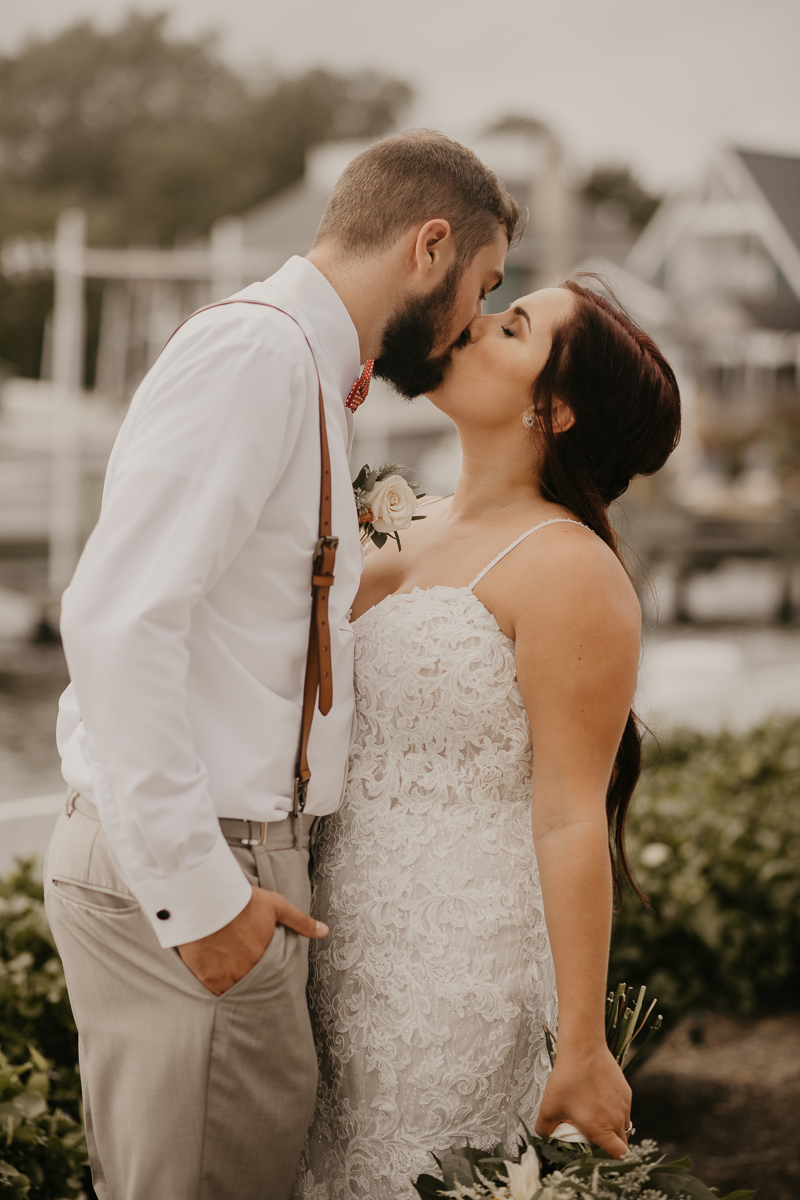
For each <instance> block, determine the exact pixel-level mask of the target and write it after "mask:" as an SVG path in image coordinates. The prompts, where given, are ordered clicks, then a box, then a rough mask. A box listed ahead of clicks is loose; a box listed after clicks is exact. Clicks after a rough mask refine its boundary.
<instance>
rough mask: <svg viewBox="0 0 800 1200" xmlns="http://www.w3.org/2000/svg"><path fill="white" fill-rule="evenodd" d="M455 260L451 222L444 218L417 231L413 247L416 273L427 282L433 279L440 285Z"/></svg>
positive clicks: (436, 219)
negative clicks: (439, 282) (441, 279)
mask: <svg viewBox="0 0 800 1200" xmlns="http://www.w3.org/2000/svg"><path fill="white" fill-rule="evenodd" d="M454 259H455V246H454V244H453V231H452V230H451V228H450V222H449V221H445V220H444V218H443V217H434V219H433V220H432V221H426V222H425V224H424V225H423V226H422V227H421V228H420V229H419V230H418V231H417V235H416V238H415V239H414V246H413V261H414V267H415V270H416V272H417V273H418V274H419V275H420V276H422V278H423V279H425V280H426V281H428V280H430V279H431V278H433V279H435V280H436V282H437V283H438V281H439V279H440V278H441V277H442V276H443V275H444V274H445V273H446V272H447V271H448V270H449V268H450V266H451V265H452V263H453V261H454Z"/></svg>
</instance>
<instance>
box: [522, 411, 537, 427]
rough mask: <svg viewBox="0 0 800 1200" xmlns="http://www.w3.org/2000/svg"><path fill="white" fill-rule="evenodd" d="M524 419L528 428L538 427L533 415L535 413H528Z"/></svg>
mask: <svg viewBox="0 0 800 1200" xmlns="http://www.w3.org/2000/svg"><path fill="white" fill-rule="evenodd" d="M524 420H525V424H526V425H527V426H528V429H535V428H536V417H535V416H534V415H533V413H528V415H527V417H525V418H524Z"/></svg>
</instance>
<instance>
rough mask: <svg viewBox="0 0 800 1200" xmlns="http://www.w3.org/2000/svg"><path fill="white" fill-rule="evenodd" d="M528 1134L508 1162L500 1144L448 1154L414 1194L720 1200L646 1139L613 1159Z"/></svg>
mask: <svg viewBox="0 0 800 1200" xmlns="http://www.w3.org/2000/svg"><path fill="white" fill-rule="evenodd" d="M525 1133H526V1137H525V1138H524V1139H523V1140H522V1141H521V1142H520V1145H519V1153H518V1154H517V1155H516V1157H514V1158H510V1159H509V1158H505V1157H504V1151H503V1147H502V1146H497V1147H496V1148H495V1150H494V1151H493V1152H492V1153H491V1154H487V1153H486V1152H485V1151H483V1150H476V1149H474V1148H473V1147H471V1146H466V1147H463V1148H461V1149H458V1150H452V1151H450V1153H449V1154H444V1155H442V1157H441V1158H436V1162H437V1164H438V1166H439V1170H440V1171H441V1173H442V1178H441V1179H437V1178H436V1177H435V1176H433V1175H420V1176H419V1177H418V1178H417V1179H416V1180H415V1181H414V1188H415V1189H416V1191H417V1193H418V1195H419V1196H421V1197H422V1200H436V1198H438V1197H444V1196H448V1197H462V1198H463V1200H490V1198H492V1200H581V1198H582V1197H584V1196H586V1197H593V1198H595V1200H617V1198H618V1197H619V1198H620V1200H718V1197H717V1195H716V1193H715V1192H712V1191H711V1189H710V1188H707V1187H706V1185H705V1184H704V1183H702V1182H701V1181H700V1180H699V1179H698V1178H697V1177H696V1176H694V1175H692V1174H691V1166H692V1164H691V1161H690V1160H689V1159H688V1158H683V1159H680V1160H679V1161H676V1162H671V1163H668V1162H665V1161H664V1156H663V1155H661V1154H659V1150H658V1146H657V1145H656V1143H655V1142H652V1141H643V1142H642V1144H641V1145H640V1146H633V1147H631V1149H630V1151H629V1152H628V1154H626V1155H625V1157H624V1158H622V1159H613V1158H609V1157H608V1155H607V1154H605V1153H604V1151H602V1150H598V1149H597V1148H596V1147H587V1146H576V1145H570V1144H568V1143H566V1142H554V1141H551V1142H546V1141H543V1140H542V1139H541V1138H537V1137H533V1136H532V1135H531V1134H530V1133H529V1132H528V1130H527V1129H526V1130H525ZM434 1157H435V1156H434ZM755 1194H756V1193H755V1192H752V1191H743V1190H739V1191H735V1192H730V1193H729V1194H728V1195H727V1196H726V1197H725V1198H724V1200H752V1197H753V1196H755Z"/></svg>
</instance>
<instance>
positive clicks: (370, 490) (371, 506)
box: [353, 463, 425, 550]
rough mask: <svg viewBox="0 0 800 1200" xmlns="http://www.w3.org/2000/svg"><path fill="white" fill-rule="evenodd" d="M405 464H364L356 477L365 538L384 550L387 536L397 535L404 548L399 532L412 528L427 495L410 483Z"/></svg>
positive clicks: (360, 523)
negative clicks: (419, 502) (373, 467)
mask: <svg viewBox="0 0 800 1200" xmlns="http://www.w3.org/2000/svg"><path fill="white" fill-rule="evenodd" d="M405 471H406V468H405V467H401V466H398V464H397V463H383V464H382V465H381V466H380V467H378V468H377V469H376V470H374V471H373V469H372V468H371V467H368V466H364V467H362V468H361V470H360V471H359V472H358V475H356V477H355V479H354V480H353V495H354V496H355V500H356V509H357V510H358V523H359V525H360V526H361V538H362V541H373V542H374V543H375V545H376V546H377V547H378V548H379V549H380V547H381V546H383V545H385V543H386V540H387V538H394V540H395V541H396V542H397V548H398V550H399V549H401V546H400V537H399V531H400V530H401V529H408V527H409V525H410V524H411V522H412V521H424V520H425V518H424V517H421V516H417V515H416V513H417V501H418V500H421V499H422V497H423V496H424V495H425V493H424V492H418V491H416V490H415V486H414V485H413V484H411V483H409V482H408V480H407V479H406V476H405Z"/></svg>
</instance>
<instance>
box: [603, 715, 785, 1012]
mask: <svg viewBox="0 0 800 1200" xmlns="http://www.w3.org/2000/svg"><path fill="white" fill-rule="evenodd" d="M648 757H649V762H648V765H647V768H646V770H645V772H644V775H643V778H642V782H641V783H640V785H639V788H638V790H637V793H636V796H635V798H634V803H633V805H632V809H631V815H630V818H629V823H628V831H629V832H628V849H629V854H630V858H631V862H632V863H633V864H634V867H635V870H636V873H637V876H638V878H639V882H640V884H641V886H642V889H643V890H644V892H645V893H646V894H647V895H648V896H649V897H650V902H651V906H652V907H651V908H650V909H649V910H648V909H646V908H644V907H643V906H642V905H641V904H640V903H638V901H636V900H635V899H634V898H633V897H629V898H627V899H626V901H625V903H624V904H623V906H622V910H621V912H620V913H619V914H618V916H617V917H616V919H615V922H614V930H613V934H612V940H611V964H610V971H611V977H612V978H614V977H616V978H620V977H625V976H627V977H628V978H630V977H631V976H633V977H634V978H638V979H643V980H644V981H645V983H646V985H647V987H648V989H650V990H651V992H653V993H655V994H656V995H658V997H659V1000H660V1006H661V1008H662V1010H663V1011H664V1012H665V1013H666V1014H667V1015H669V1016H676V1015H678V1014H680V1013H682V1012H686V1011H687V1010H690V1009H696V1008H706V1009H718V1010H726V1011H729V1012H737V1013H742V1014H747V1013H751V1012H753V1011H755V1010H756V1008H758V1010H759V1011H761V1012H763V1011H765V1010H769V1009H772V1010H779V1009H784V1010H787V1009H788V1010H791V1009H796V1008H797V1004H798V996H800V872H798V870H797V863H798V862H800V720H798V719H793V720H773V721H770V722H768V723H767V724H765V725H763V726H762V727H760V728H758V729H754V730H752V731H750V732H749V733H746V734H742V735H738V734H737V735H735V736H734V735H733V734H729V733H723V734H720V735H718V736H711V737H709V736H703V735H701V734H697V733H690V732H681V733H677V734H675V735H674V736H672V737H671V738H670V739H669V740H668V741H664V742H662V744H661V746H660V749H659V748H658V747H656V746H655V745H654V744H653V743H651V744H650V746H649V750H648Z"/></svg>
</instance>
